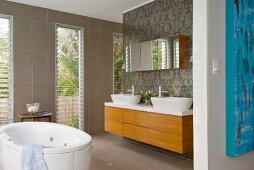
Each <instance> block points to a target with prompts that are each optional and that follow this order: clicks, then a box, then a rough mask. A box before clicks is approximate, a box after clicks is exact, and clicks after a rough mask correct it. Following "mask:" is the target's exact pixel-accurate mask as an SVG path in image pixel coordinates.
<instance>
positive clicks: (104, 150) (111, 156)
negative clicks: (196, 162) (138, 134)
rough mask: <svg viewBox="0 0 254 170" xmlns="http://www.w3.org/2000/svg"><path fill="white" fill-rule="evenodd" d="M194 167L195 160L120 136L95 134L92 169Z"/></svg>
mask: <svg viewBox="0 0 254 170" xmlns="http://www.w3.org/2000/svg"><path fill="white" fill-rule="evenodd" d="M192 169H193V161H190V160H186V159H184V158H181V157H178V156H176V155H172V154H168V153H164V152H161V151H158V150H155V149H151V148H148V147H145V146H142V145H139V144H136V143H133V142H130V141H128V140H125V139H123V138H122V137H119V136H116V135H112V134H105V135H100V136H93V150H92V165H91V170H192Z"/></svg>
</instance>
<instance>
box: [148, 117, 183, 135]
mask: <svg viewBox="0 0 254 170" xmlns="http://www.w3.org/2000/svg"><path fill="white" fill-rule="evenodd" d="M151 128H152V129H154V130H156V131H159V132H163V133H167V134H174V135H177V136H181V135H182V117H178V116H171V115H163V114H154V113H152V114H151Z"/></svg>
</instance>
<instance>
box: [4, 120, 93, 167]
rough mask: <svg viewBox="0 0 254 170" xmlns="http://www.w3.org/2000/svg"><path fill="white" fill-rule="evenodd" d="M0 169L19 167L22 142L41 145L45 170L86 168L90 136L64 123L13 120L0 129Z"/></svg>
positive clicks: (87, 165)
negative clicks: (14, 121) (19, 121)
mask: <svg viewBox="0 0 254 170" xmlns="http://www.w3.org/2000/svg"><path fill="white" fill-rule="evenodd" d="M3 132H4V133H6V134H7V135H8V136H10V138H11V139H12V141H9V140H8V139H6V138H3V137H0V170H20V165H21V163H20V160H21V152H22V148H23V146H24V145H28V144H40V145H44V147H45V148H44V149H43V152H44V158H45V161H46V163H47V166H48V170H89V167H90V160H91V146H92V139H91V136H90V135H88V134H86V133H84V132H83V131H81V130H78V129H74V128H71V127H68V126H65V125H60V124H54V123H43V122H36V123H34V122H31V123H30V122H29V123H14V124H10V125H6V126H3V127H1V128H0V134H2V133H3Z"/></svg>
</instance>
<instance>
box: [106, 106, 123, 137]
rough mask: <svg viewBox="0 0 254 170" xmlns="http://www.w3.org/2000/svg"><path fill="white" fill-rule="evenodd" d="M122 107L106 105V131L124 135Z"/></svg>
mask: <svg viewBox="0 0 254 170" xmlns="http://www.w3.org/2000/svg"><path fill="white" fill-rule="evenodd" d="M122 119H123V118H122V109H118V108H113V107H105V131H107V132H111V133H114V134H117V135H122V131H123V127H122Z"/></svg>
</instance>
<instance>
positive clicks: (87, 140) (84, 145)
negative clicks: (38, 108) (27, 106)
mask: <svg viewBox="0 0 254 170" xmlns="http://www.w3.org/2000/svg"><path fill="white" fill-rule="evenodd" d="M24 124H37V125H38V124H42V125H50V126H58V127H62V128H66V129H69V128H70V130H72V131H77V132H78V133H79V134H80V135H81V136H82V137H83V138H84V140H83V141H82V142H79V143H77V144H74V145H70V146H67V147H64V146H62V147H54V148H44V149H43V153H44V155H48V154H64V153H71V152H76V151H81V150H84V149H89V148H91V147H92V137H91V136H90V135H89V134H87V133H85V132H84V131H82V130H79V129H75V128H73V127H69V126H66V125H62V124H57V123H49V122H19V123H12V124H8V125H4V126H2V127H1V128H0V134H1V133H3V132H4V131H5V130H7V129H8V128H10V127H13V126H22V125H24ZM1 142H3V143H4V145H6V146H8V147H9V148H10V149H14V150H16V151H19V152H21V151H22V149H23V145H17V144H15V143H12V142H10V141H7V140H4V139H2V138H1V137H0V144H1Z"/></svg>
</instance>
